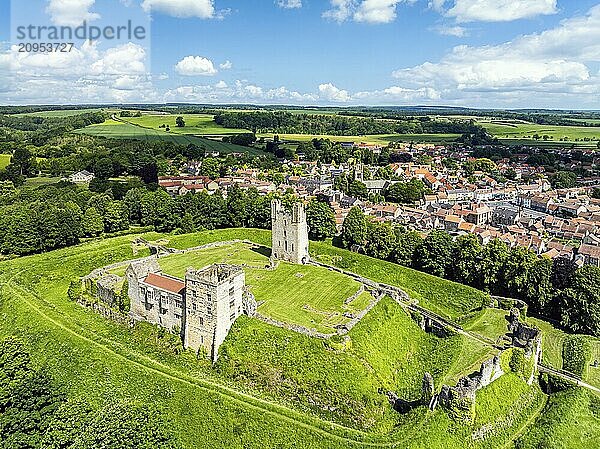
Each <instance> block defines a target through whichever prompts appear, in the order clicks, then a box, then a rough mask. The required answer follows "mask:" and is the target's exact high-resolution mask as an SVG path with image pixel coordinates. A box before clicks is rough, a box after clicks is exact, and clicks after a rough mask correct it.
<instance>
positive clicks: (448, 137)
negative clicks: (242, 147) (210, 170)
mask: <svg viewBox="0 0 600 449" xmlns="http://www.w3.org/2000/svg"><path fill="white" fill-rule="evenodd" d="M277 135H278V136H279V138H280V139H282V140H284V141H292V142H306V141H309V140H313V139H329V140H331V141H332V142H355V143H366V144H370V145H387V144H389V143H390V142H406V143H409V142H415V143H443V142H454V141H455V140H456V139H457V138H459V137H460V134H371V135H365V136H334V135H330V134H277ZM257 136H258V137H265V138H268V139H272V138H273V136H274V134H273V133H264V134H257Z"/></svg>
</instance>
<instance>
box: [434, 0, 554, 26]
mask: <svg viewBox="0 0 600 449" xmlns="http://www.w3.org/2000/svg"><path fill="white" fill-rule="evenodd" d="M437 3H438V5H437V7H438V8H440V7H441V6H440V4H443V2H440V1H438V2H437ZM556 3H557V0H455V2H454V6H452V7H451V8H450V9H449V10H448V11H447V12H446V15H447V16H449V17H454V18H456V20H457V21H459V22H509V21H512V20H518V19H526V18H530V17H535V16H540V15H549V14H556V13H557V12H558V9H557V6H556ZM434 6H435V5H434Z"/></svg>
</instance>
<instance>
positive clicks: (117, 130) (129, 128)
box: [74, 120, 265, 156]
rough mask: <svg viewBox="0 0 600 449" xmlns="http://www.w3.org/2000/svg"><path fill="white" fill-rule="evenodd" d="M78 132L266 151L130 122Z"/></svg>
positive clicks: (215, 148)
mask: <svg viewBox="0 0 600 449" xmlns="http://www.w3.org/2000/svg"><path fill="white" fill-rule="evenodd" d="M74 132H75V133H78V134H87V135H91V136H96V137H106V138H109V139H135V140H142V141H145V142H157V141H162V142H172V143H174V144H177V145H186V146H187V145H189V144H194V145H197V146H199V147H204V148H206V150H207V151H218V152H220V153H225V154H228V153H248V154H251V155H255V156H260V155H264V154H265V153H264V152H263V151H261V150H258V149H256V148H249V147H242V146H239V145H232V144H230V143H224V142H221V141H219V140H211V139H205V138H202V137H196V136H192V135H184V134H176V133H168V132H166V131H159V130H154V129H149V128H142V127H140V126H135V125H132V124H129V123H123V122H118V121H114V120H107V121H106V122H104V123H101V124H98V125H90V126H88V127H86V128H83V129H78V130H76V131H74Z"/></svg>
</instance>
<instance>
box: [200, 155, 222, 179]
mask: <svg viewBox="0 0 600 449" xmlns="http://www.w3.org/2000/svg"><path fill="white" fill-rule="evenodd" d="M219 169H220V164H219V161H218V160H217V159H214V158H211V157H208V158H206V159H204V160H203V161H202V164H201V165H200V175H201V176H207V177H209V178H210V179H217V178H218V177H219V173H220V171H219Z"/></svg>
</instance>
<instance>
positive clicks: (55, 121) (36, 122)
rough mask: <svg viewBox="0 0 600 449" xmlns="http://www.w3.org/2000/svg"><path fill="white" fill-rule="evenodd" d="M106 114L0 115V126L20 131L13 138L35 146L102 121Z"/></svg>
mask: <svg viewBox="0 0 600 449" xmlns="http://www.w3.org/2000/svg"><path fill="white" fill-rule="evenodd" d="M105 120H106V115H105V114H104V113H102V112H88V113H83V114H79V115H73V116H66V117H40V116H31V115H18V116H17V115H0V128H5V129H8V130H14V131H21V132H20V133H17V134H16V135H15V136H16V137H17V139H15V140H16V141H18V142H24V143H27V144H32V145H35V146H41V145H44V144H45V143H47V142H48V141H49V140H50V139H52V138H55V137H58V136H61V135H64V134H66V133H68V132H71V131H73V130H76V129H81V128H85V127H86V126H89V125H92V124H97V123H103V122H104V121H105Z"/></svg>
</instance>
